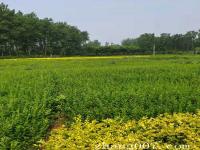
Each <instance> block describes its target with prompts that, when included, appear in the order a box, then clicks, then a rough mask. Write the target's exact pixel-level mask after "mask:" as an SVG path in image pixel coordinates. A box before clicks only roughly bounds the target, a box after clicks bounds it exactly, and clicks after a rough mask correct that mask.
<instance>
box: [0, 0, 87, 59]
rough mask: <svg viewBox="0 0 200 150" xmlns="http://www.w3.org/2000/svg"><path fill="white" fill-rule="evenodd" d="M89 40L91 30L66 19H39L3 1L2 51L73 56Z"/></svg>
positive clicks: (0, 17)
mask: <svg viewBox="0 0 200 150" xmlns="http://www.w3.org/2000/svg"><path fill="white" fill-rule="evenodd" d="M87 40H88V33H87V32H81V31H80V30H79V29H78V28H76V27H74V26H70V25H68V24H67V23H65V22H58V23H54V22H53V21H52V19H48V18H45V19H39V18H38V17H37V16H36V14H34V13H30V14H23V13H22V12H15V10H10V9H9V8H8V6H6V5H4V4H3V3H2V4H0V54H1V56H6V55H14V56H18V55H29V56H30V55H44V56H46V55H67V54H68V55H69V54H71V53H72V52H71V51H72V50H76V49H80V48H81V46H82V45H83V44H84V43H85V42H86V41H87Z"/></svg>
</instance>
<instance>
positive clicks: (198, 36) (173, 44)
mask: <svg viewBox="0 0 200 150" xmlns="http://www.w3.org/2000/svg"><path fill="white" fill-rule="evenodd" d="M122 45H123V46H125V47H126V46H129V47H138V48H139V49H141V50H144V51H145V52H146V51H147V52H148V51H149V50H151V51H152V50H153V48H154V46H155V49H156V51H157V52H158V53H172V52H173V53H177V52H191V53H194V54H196V53H199V52H200V51H199V47H200V30H199V31H198V32H196V31H189V32H187V33H186V34H175V35H170V34H169V33H162V34H161V35H160V36H155V35H154V34H148V33H145V34H142V35H141V36H140V37H138V38H136V39H130V38H128V39H125V40H123V41H122Z"/></svg>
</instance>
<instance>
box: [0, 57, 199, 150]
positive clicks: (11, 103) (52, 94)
mask: <svg viewBox="0 0 200 150" xmlns="http://www.w3.org/2000/svg"><path fill="white" fill-rule="evenodd" d="M199 68H200V56H192V55H181V56H178V55H177V56H175V55H166V56H162V55H160V56H155V57H153V56H137V57H136V56H113V57H67V58H30V59H2V60H0V149H22V150H23V149H27V148H29V149H33V147H32V145H33V144H34V143H35V142H36V141H38V140H40V139H41V138H43V137H45V136H46V135H47V133H48V130H49V128H51V126H52V124H53V123H54V122H55V120H56V119H57V118H58V117H60V116H63V117H64V118H65V119H66V124H71V122H73V118H74V117H76V116H77V115H81V116H82V119H89V120H93V119H95V120H98V121H100V120H102V119H107V118H120V119H122V120H124V121H126V120H131V119H136V120H139V119H140V118H142V117H144V116H147V117H156V116H158V115H159V114H163V113H166V112H167V113H174V112H183V113H184V112H195V111H196V110H197V109H199V108H200V77H199V76H200V69H199Z"/></svg>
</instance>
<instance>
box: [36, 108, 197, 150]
mask: <svg viewBox="0 0 200 150" xmlns="http://www.w3.org/2000/svg"><path fill="white" fill-rule="evenodd" d="M145 143H146V148H147V147H148V145H147V143H148V144H149V147H150V148H151V149H153V148H155V149H176V148H179V149H181V148H182V149H184V148H185V149H186V148H190V149H193V150H195V149H196V150H198V149H200V111H198V112H197V113H196V114H189V113H185V114H183V113H178V114H173V115H169V114H164V115H160V116H158V117H157V118H150V119H148V118H142V119H141V120H139V121H135V120H131V121H127V122H123V121H120V120H114V119H106V120H103V121H102V122H97V121H95V120H93V121H91V122H90V121H88V120H86V121H84V122H83V121H82V120H81V117H77V118H76V122H75V123H74V124H72V126H71V127H69V128H67V127H64V126H63V127H61V128H58V129H54V130H53V131H52V132H51V136H50V137H49V138H48V140H47V141H40V147H42V148H43V149H47V150H62V149H70V150H76V149H108V148H110V149H120V148H121V149H142V147H140V146H139V144H141V146H143V144H144V145H145ZM108 144H109V147H108ZM136 144H138V145H136ZM120 146H121V147H120ZM134 146H136V147H134ZM175 146H176V148H175ZM183 146H185V147H183ZM188 146H189V147H188Z"/></svg>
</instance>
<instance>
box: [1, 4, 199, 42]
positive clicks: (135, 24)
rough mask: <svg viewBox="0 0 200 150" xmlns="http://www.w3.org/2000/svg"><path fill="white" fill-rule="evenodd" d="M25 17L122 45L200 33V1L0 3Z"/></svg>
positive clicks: (94, 38) (93, 38)
mask: <svg viewBox="0 0 200 150" xmlns="http://www.w3.org/2000/svg"><path fill="white" fill-rule="evenodd" d="M0 2H3V3H5V4H8V6H9V8H11V9H15V10H20V11H22V12H23V13H30V12H35V13H36V14H37V15H38V17H40V18H45V17H48V18H52V19H53V20H54V21H64V22H67V23H68V24H70V25H73V26H77V27H78V28H79V29H81V30H82V31H88V32H89V35H90V39H91V40H96V39H97V40H99V41H101V42H102V43H105V42H106V41H107V42H110V43H120V42H121V41H122V40H123V39H125V38H136V37H138V36H139V35H140V34H143V33H155V34H156V35H159V34H160V33H172V34H175V33H185V32H186V31H190V30H199V29H200V15H199V14H200V0H0Z"/></svg>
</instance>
